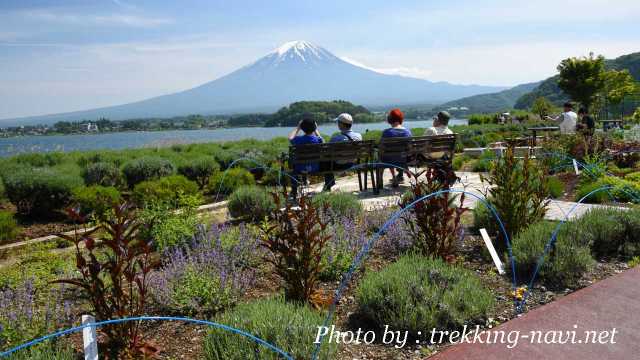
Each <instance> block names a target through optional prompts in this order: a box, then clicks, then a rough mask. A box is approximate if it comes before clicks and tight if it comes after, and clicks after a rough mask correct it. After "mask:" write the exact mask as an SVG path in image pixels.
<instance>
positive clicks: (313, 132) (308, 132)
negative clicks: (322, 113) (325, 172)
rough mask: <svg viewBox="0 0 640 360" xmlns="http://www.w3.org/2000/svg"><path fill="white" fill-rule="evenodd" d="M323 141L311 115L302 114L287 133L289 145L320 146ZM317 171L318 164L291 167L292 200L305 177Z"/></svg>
mask: <svg viewBox="0 0 640 360" xmlns="http://www.w3.org/2000/svg"><path fill="white" fill-rule="evenodd" d="M300 131H302V133H303V134H302V135H299V133H300ZM323 141H324V140H323V139H322V136H320V132H318V124H316V122H315V120H313V116H312V115H311V114H304V115H303V117H302V120H301V121H300V122H299V123H298V126H297V127H296V128H295V129H293V130H292V131H291V132H290V133H289V142H290V143H291V145H304V144H321V143H322V142H323ZM319 169H320V164H318V163H308V164H298V165H295V166H294V167H293V174H294V178H295V179H296V180H295V181H292V183H293V184H292V185H291V197H292V198H294V199H295V198H297V196H298V186H299V185H300V184H299V183H300V182H306V180H307V179H306V175H307V174H311V173H314V172H318V170H319Z"/></svg>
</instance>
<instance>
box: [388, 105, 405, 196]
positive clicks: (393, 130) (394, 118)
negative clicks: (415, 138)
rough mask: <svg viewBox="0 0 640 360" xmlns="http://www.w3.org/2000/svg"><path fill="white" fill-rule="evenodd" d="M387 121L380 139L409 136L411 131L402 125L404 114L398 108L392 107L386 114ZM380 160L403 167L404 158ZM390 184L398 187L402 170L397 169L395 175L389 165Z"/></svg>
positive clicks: (402, 173)
mask: <svg viewBox="0 0 640 360" xmlns="http://www.w3.org/2000/svg"><path fill="white" fill-rule="evenodd" d="M387 122H388V123H389V125H391V127H390V128H388V129H385V130H384V131H383V132H382V137H381V138H382V139H385V138H398V137H411V136H412V134H411V131H410V130H409V129H406V128H405V127H404V126H402V123H403V122H404V114H403V113H402V111H400V109H393V110H391V111H390V112H389V115H388V116H387ZM381 161H382V162H385V163H389V164H392V165H395V166H400V167H405V166H406V159H391V158H386V159H381ZM389 170H391V186H393V187H398V185H400V183H401V182H403V181H404V172H403V171H402V170H400V171H398V175H397V176H396V169H395V168H393V167H391V168H389Z"/></svg>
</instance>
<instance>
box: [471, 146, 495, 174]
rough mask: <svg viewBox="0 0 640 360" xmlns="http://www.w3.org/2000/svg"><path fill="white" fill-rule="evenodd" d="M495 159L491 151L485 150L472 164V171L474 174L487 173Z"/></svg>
mask: <svg viewBox="0 0 640 360" xmlns="http://www.w3.org/2000/svg"><path fill="white" fill-rule="evenodd" d="M495 159H496V154H495V153H494V152H493V151H491V150H485V151H484V152H483V153H482V154H480V157H479V158H478V159H477V160H475V161H474V162H473V166H472V170H473V171H475V172H488V171H489V170H491V165H492V164H493V162H494V161H495Z"/></svg>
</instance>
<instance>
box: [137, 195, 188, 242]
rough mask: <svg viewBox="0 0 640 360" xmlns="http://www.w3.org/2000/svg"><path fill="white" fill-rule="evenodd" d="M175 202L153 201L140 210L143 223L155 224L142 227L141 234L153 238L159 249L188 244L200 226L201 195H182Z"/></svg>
mask: <svg viewBox="0 0 640 360" xmlns="http://www.w3.org/2000/svg"><path fill="white" fill-rule="evenodd" d="M176 203H177V205H178V207H177V209H178V210H179V211H175V210H176V207H175V204H167V203H162V202H151V203H150V204H148V205H147V206H145V208H144V209H143V210H142V211H141V212H140V215H139V216H140V219H141V221H142V223H144V224H147V225H153V226H145V227H143V228H142V234H141V236H142V237H143V238H144V239H147V240H151V241H153V243H154V244H155V246H156V247H157V248H158V249H159V250H161V251H162V250H165V249H168V248H171V247H175V246H184V245H186V244H188V243H189V242H190V241H191V240H192V239H193V235H194V234H195V232H196V227H197V226H198V216H197V209H198V204H199V203H200V198H199V197H194V196H185V195H182V196H180V197H179V198H178V199H177V202H176Z"/></svg>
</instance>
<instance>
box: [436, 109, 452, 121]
mask: <svg viewBox="0 0 640 360" xmlns="http://www.w3.org/2000/svg"><path fill="white" fill-rule="evenodd" d="M449 119H451V114H449V113H448V112H446V111H440V112H439V113H438V120H440V121H442V122H444V123H448V122H449Z"/></svg>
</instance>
